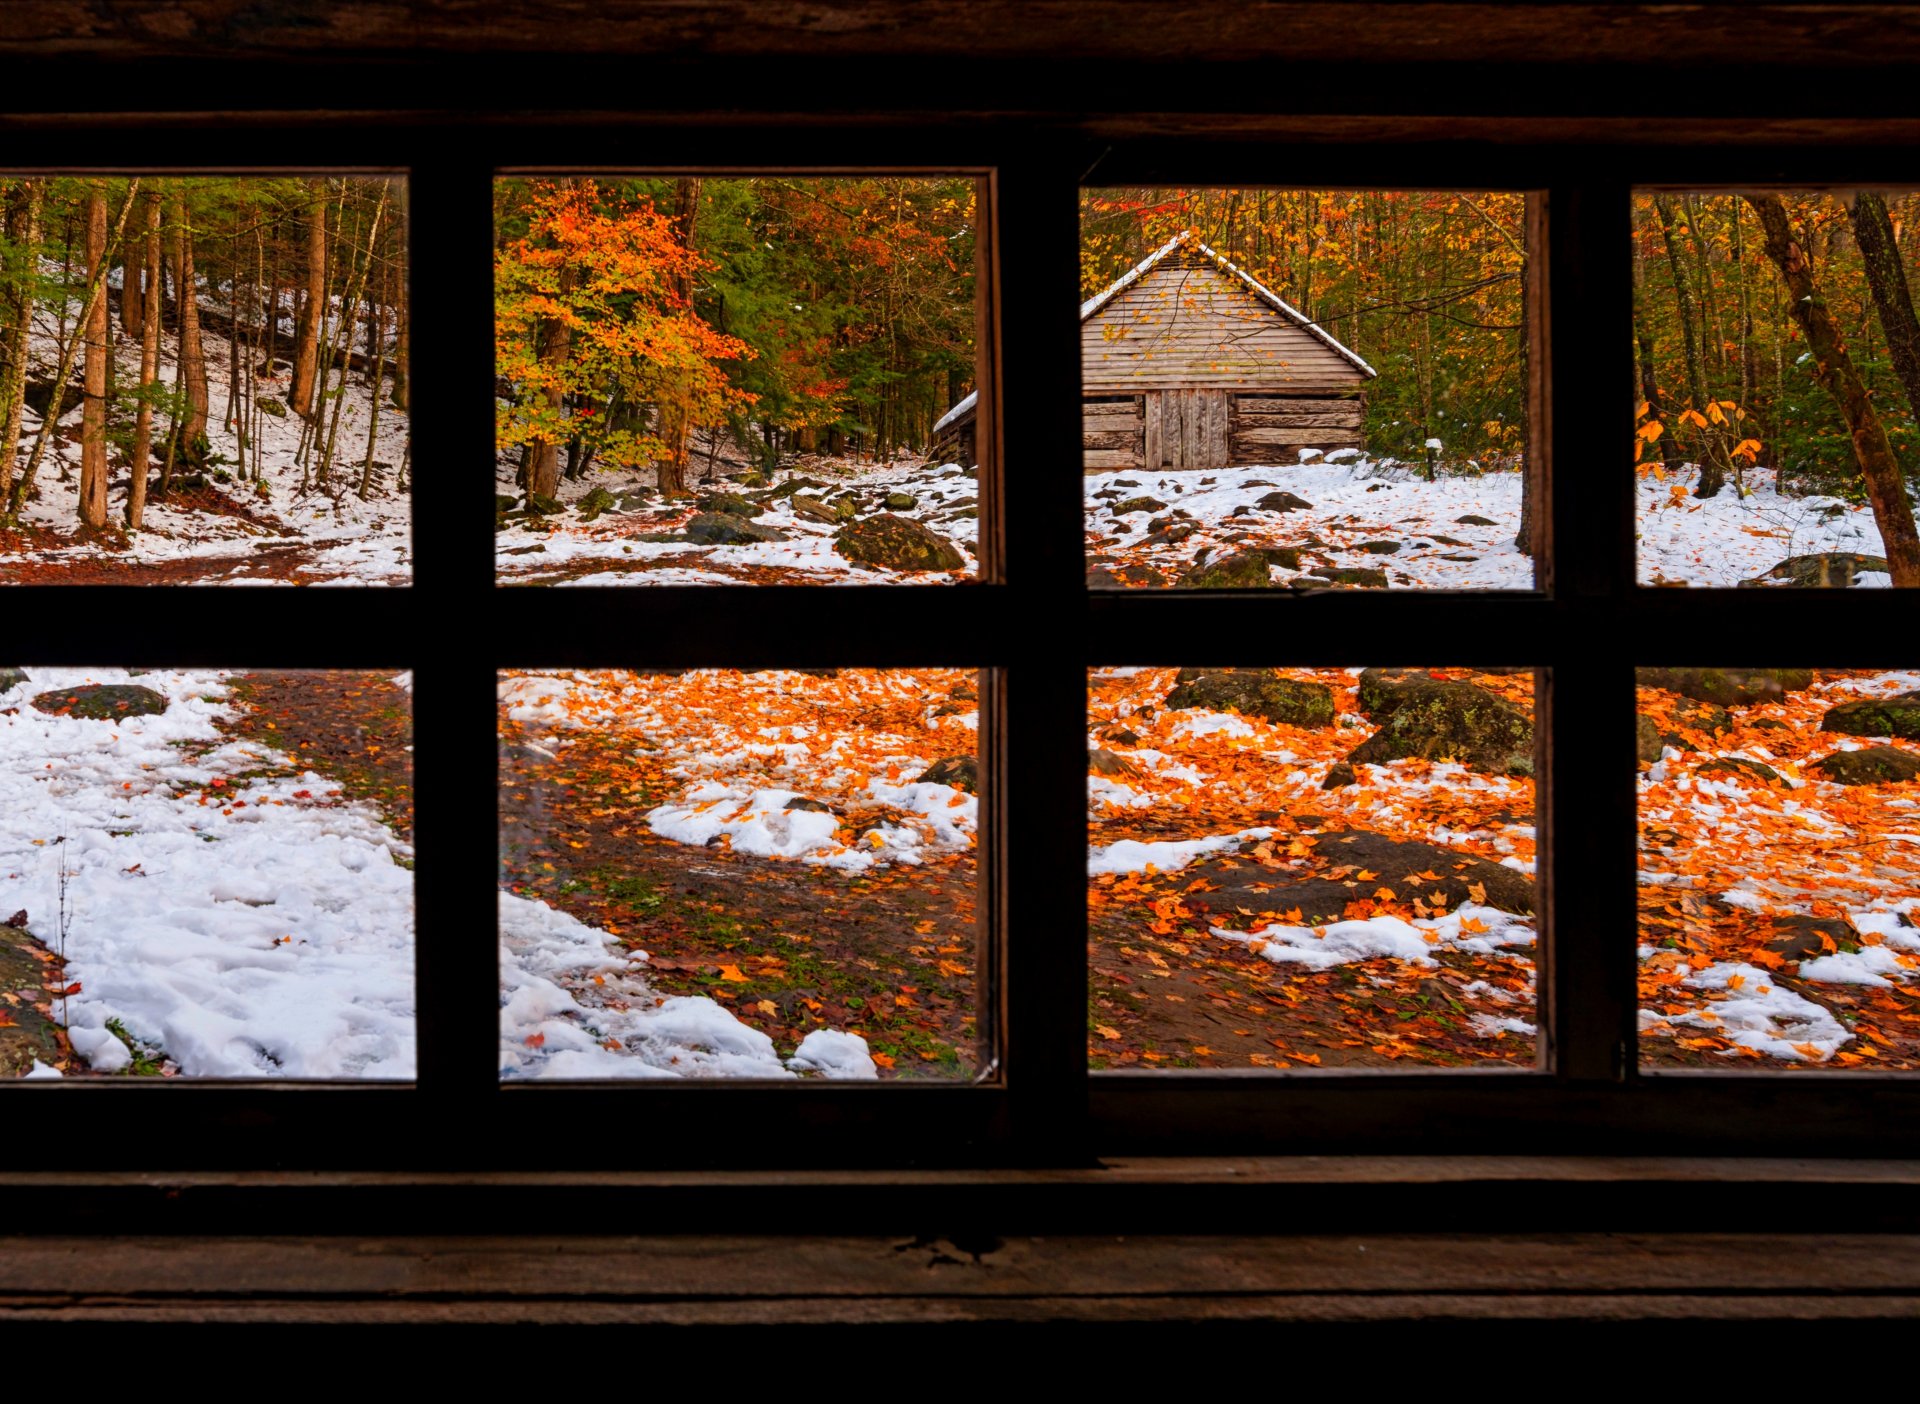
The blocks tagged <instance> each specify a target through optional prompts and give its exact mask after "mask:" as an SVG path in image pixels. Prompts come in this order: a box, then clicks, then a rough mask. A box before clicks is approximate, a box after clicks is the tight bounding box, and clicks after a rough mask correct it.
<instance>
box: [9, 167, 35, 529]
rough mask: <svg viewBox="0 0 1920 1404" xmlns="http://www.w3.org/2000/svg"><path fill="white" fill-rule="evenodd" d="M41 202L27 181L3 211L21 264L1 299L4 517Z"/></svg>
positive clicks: (22, 397)
mask: <svg viewBox="0 0 1920 1404" xmlns="http://www.w3.org/2000/svg"><path fill="white" fill-rule="evenodd" d="M45 198H46V184H45V182H44V181H41V180H39V179H29V180H26V181H23V182H21V187H20V189H19V190H18V192H17V193H16V195H15V198H14V199H13V200H11V201H10V202H9V203H8V208H7V237H8V239H9V240H10V241H11V242H12V244H13V246H14V248H16V249H18V250H20V251H21V255H22V258H23V259H24V260H25V262H24V264H23V266H22V267H21V269H20V272H19V279H18V281H17V282H16V283H14V285H13V287H12V289H11V290H10V291H9V294H8V297H7V305H8V307H9V308H10V310H11V312H12V318H11V322H10V324H9V326H8V329H7V380H6V386H5V389H4V391H0V512H7V513H9V514H10V509H9V507H8V503H9V502H10V501H11V498H12V491H13V460H14V455H15V454H17V453H18V452H19V450H20V426H21V423H22V421H23V419H24V417H25V414H26V404H27V334H28V332H29V330H30V329H31V328H32V325H33V283H32V279H31V274H32V271H33V268H32V260H33V256H34V250H35V249H36V248H37V247H38V245H39V242H40V204H41V201H42V200H44V199H45Z"/></svg>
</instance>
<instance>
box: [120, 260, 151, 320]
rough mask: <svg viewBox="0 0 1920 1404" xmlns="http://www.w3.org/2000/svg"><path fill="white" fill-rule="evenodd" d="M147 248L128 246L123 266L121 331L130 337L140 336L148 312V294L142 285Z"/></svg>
mask: <svg viewBox="0 0 1920 1404" xmlns="http://www.w3.org/2000/svg"><path fill="white" fill-rule="evenodd" d="M145 255H146V248H145V246H144V245H141V244H129V245H127V257H126V261H125V263H124V264H123V265H122V272H121V283H120V329H121V330H122V331H124V332H125V333H126V334H127V335H128V336H130V337H131V336H139V335H140V333H141V328H142V325H143V323H142V318H143V316H144V314H145V310H146V302H147V299H146V293H145V289H144V288H142V286H141V284H142V282H144V279H143V278H142V276H141V275H142V274H143V272H144V271H145V268H146V258H145Z"/></svg>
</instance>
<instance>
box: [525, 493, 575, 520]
mask: <svg viewBox="0 0 1920 1404" xmlns="http://www.w3.org/2000/svg"><path fill="white" fill-rule="evenodd" d="M522 510H524V511H525V512H527V513H528V514H529V515H531V516H536V517H557V516H559V515H560V514H561V513H562V512H564V511H566V510H567V507H566V504H565V503H564V502H562V501H560V499H559V498H557V497H547V496H545V495H543V494H541V493H537V492H530V493H528V494H527V505H526V507H525V508H523V509H522Z"/></svg>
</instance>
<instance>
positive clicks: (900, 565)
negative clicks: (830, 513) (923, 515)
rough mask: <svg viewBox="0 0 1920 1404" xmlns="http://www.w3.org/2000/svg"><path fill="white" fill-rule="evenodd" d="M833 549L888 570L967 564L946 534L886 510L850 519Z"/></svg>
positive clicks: (837, 535) (952, 567)
mask: <svg viewBox="0 0 1920 1404" xmlns="http://www.w3.org/2000/svg"><path fill="white" fill-rule="evenodd" d="M833 549H834V550H835V551H837V552H838V553H839V554H840V555H842V556H845V557H846V558H847V559H848V560H850V561H853V562H855V563H856V564H858V565H866V566H877V567H880V568H882V569H885V570H960V569H963V568H964V567H965V566H966V564H967V558H966V557H965V556H963V555H962V554H961V553H960V548H959V547H958V546H956V545H954V544H953V542H951V541H949V540H947V538H946V537H944V536H940V535H937V534H936V533H934V532H932V531H929V530H928V529H927V528H926V527H924V526H922V525H920V523H918V522H916V521H910V520H908V519H907V518H906V517H896V516H893V515H892V514H890V513H886V512H882V513H881V514H880V515H878V516H874V517H868V518H866V519H865V520H864V521H855V522H848V523H847V524H846V525H845V526H843V527H841V528H840V530H838V531H836V532H835V533H834V534H833Z"/></svg>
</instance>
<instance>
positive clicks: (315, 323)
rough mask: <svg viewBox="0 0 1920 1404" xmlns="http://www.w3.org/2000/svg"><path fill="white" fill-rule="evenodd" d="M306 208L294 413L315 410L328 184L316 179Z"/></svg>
mask: <svg viewBox="0 0 1920 1404" xmlns="http://www.w3.org/2000/svg"><path fill="white" fill-rule="evenodd" d="M309 188H310V192H311V203H310V204H309V205H308V207H307V254H306V279H307V281H306V287H305V290H304V293H303V296H302V301H301V303H300V316H299V320H298V322H297V323H296V324H295V326H294V333H293V382H292V385H291V386H290V387H289V389H288V391H287V408H288V409H290V410H292V411H293V412H294V413H295V414H303V415H310V414H312V413H313V410H314V403H313V381H314V375H315V372H316V369H317V365H318V362H319V359H320V324H321V322H322V321H323V320H324V319H325V317H326V304H327V183H326V182H325V181H324V180H315V181H313V182H312V184H311V186H310V187H309Z"/></svg>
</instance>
